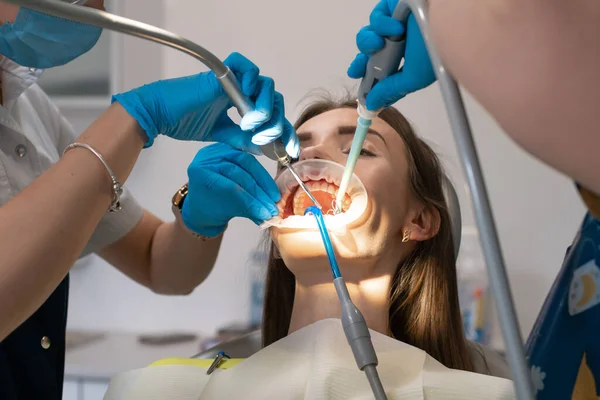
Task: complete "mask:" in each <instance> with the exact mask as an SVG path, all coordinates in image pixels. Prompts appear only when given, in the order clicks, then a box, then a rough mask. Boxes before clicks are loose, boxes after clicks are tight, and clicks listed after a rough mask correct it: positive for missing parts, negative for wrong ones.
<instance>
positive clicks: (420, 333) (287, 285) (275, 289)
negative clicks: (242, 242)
mask: <svg viewBox="0 0 600 400" xmlns="http://www.w3.org/2000/svg"><path fill="white" fill-rule="evenodd" d="M339 108H356V102H355V101H348V100H343V101H337V102H336V101H333V100H331V99H322V100H319V101H317V102H314V103H312V104H311V105H309V106H308V107H307V108H306V109H305V110H304V112H303V113H302V114H301V115H300V117H299V118H298V120H297V121H296V124H295V127H296V128H298V127H299V126H300V125H302V124H303V123H305V122H306V121H308V120H310V119H311V118H314V117H316V116H317V115H319V114H322V113H325V112H327V111H331V110H335V109H339ZM379 118H381V119H383V120H384V121H385V122H387V123H388V124H389V125H390V126H391V127H392V128H394V130H396V132H398V134H399V135H400V136H401V137H402V139H403V141H404V144H405V147H406V158H407V162H408V165H409V180H410V186H411V190H412V193H413V195H414V196H415V197H416V198H417V199H418V200H419V201H420V202H421V203H422V204H423V205H425V206H426V207H431V208H432V209H434V210H435V211H437V212H438V213H439V216H440V224H439V230H438V233H437V235H435V236H434V237H432V238H431V239H429V240H427V241H423V242H420V243H419V244H418V245H417V247H416V248H415V250H414V251H413V252H412V253H411V254H410V255H409V256H408V257H407V258H406V259H404V260H402V261H400V263H399V264H398V268H397V269H396V272H395V273H394V276H393V279H392V282H391V287H390V301H389V303H390V309H389V327H390V331H391V335H392V337H394V338H396V339H398V340H401V341H403V342H405V343H408V344H411V345H413V346H416V347H418V348H420V349H422V350H424V351H426V352H427V353H428V354H429V355H431V356H432V357H434V358H435V359H436V360H438V361H439V362H441V363H442V364H444V365H445V366H447V367H449V368H454V369H462V370H467V371H472V370H473V366H472V363H471V359H470V357H469V353H468V351H467V344H466V340H465V337H464V334H463V330H462V322H461V316H460V309H459V303H458V289H457V281H456V264H455V252H454V246H453V240H452V229H451V226H450V216H449V214H448V208H447V205H446V200H445V198H444V192H443V189H442V180H443V176H444V175H443V174H444V172H443V171H442V167H441V165H440V162H439V159H438V157H437V155H436V154H435V153H434V151H433V150H432V149H431V148H430V147H429V146H428V145H427V144H426V143H425V142H424V141H423V140H421V139H420V138H418V137H417V135H416V134H415V132H414V131H413V129H412V127H411V126H410V123H409V122H408V121H407V120H406V118H404V116H403V115H402V114H401V113H400V112H399V111H398V110H396V109H394V108H391V107H390V108H387V109H385V110H383V111H382V112H381V113H380V114H379ZM295 285H296V283H295V278H294V275H293V274H292V272H290V270H289V269H288V268H287V267H286V265H285V263H284V261H283V260H282V259H281V258H280V257H278V256H277V254H276V249H275V246H274V245H273V244H272V243H270V249H269V261H268V269H267V281H266V288H265V303H264V310H263V325H262V335H263V345H264V346H268V345H269V344H271V343H273V342H275V341H277V340H279V339H281V338H283V337H285V336H287V334H288V330H289V326H290V319H291V315H292V306H293V303H294V292H295Z"/></svg>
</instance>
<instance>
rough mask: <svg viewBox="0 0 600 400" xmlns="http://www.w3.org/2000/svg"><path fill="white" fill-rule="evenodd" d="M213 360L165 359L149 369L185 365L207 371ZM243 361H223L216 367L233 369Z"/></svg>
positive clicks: (235, 359)
mask: <svg viewBox="0 0 600 400" xmlns="http://www.w3.org/2000/svg"><path fill="white" fill-rule="evenodd" d="M213 361H214V360H212V359H195V358H177V357H172V358H165V359H162V360H158V361H155V362H153V363H152V364H150V365H149V366H150V367H164V366H166V365H186V366H192V367H198V368H205V369H208V368H209V367H210V366H211V364H212V363H213ZM242 361H244V359H243V358H232V359H224V360H223V361H222V362H221V363H220V364H219V366H218V368H219V369H229V368H232V367H235V366H236V365H238V364H239V363H241V362H242Z"/></svg>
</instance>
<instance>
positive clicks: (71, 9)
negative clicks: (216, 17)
mask: <svg viewBox="0 0 600 400" xmlns="http://www.w3.org/2000/svg"><path fill="white" fill-rule="evenodd" d="M0 1H3V2H5V3H10V4H14V5H17V6H21V7H26V8H29V9H32V10H35V11H39V12H42V13H44V14H49V15H53V16H55V17H59V18H64V19H71V20H74V21H78V22H81V23H84V24H88V25H93V26H97V27H100V28H105V29H109V30H111V31H116V32H121V33H125V34H127V35H131V36H136V37H139V38H142V39H146V40H150V41H152V42H156V43H160V44H163V45H165V46H168V47H171V48H174V49H177V50H179V51H182V52H184V53H186V54H189V55H190V56H192V57H194V58H195V59H197V60H199V61H200V62H201V63H203V64H204V65H206V66H207V67H208V68H210V70H212V71H213V72H214V74H215V75H216V77H217V78H218V79H219V81H220V82H221V85H222V86H223V90H224V91H225V92H226V93H227V95H228V96H229V98H230V99H231V101H232V102H233V104H234V106H235V107H236V108H237V110H238V112H239V114H240V115H241V116H244V115H245V114H246V113H248V112H249V111H251V110H253V109H254V108H253V107H252V103H251V102H250V100H249V99H248V98H247V97H246V96H245V95H244V94H243V93H242V91H241V90H240V87H239V85H238V84H237V82H236V79H235V75H234V74H233V73H231V72H230V71H229V68H228V67H227V66H226V65H225V64H223V63H222V62H221V60H219V59H218V58H217V57H216V56H215V55H214V54H212V53H211V52H210V51H208V50H206V49H205V48H204V47H202V46H200V45H198V44H196V43H194V42H192V41H190V40H188V39H185V38H183V37H181V36H179V35H175V34H174V33H171V32H169V31H167V30H164V29H160V28H157V27H155V26H152V25H149V24H145V23H143V22H139V21H135V20H132V19H129V18H124V17H120V16H118V15H114V14H110V13H108V12H106V11H101V10H96V9H93V8H90V7H81V6H79V5H76V4H77V2H75V3H73V2H66V1H61V0H0Z"/></svg>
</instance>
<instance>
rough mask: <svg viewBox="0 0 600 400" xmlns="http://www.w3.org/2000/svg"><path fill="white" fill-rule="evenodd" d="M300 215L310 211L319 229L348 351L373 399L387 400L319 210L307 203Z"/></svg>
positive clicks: (362, 321) (363, 326)
mask: <svg viewBox="0 0 600 400" xmlns="http://www.w3.org/2000/svg"><path fill="white" fill-rule="evenodd" d="M304 215H313V216H314V217H315V218H316V220H317V224H319V232H320V233H321V238H322V239H323V244H324V245H325V251H326V252H327V258H329V265H330V267H331V272H332V273H333V285H334V286H335V290H336V292H337V295H338V299H339V300H340V304H341V309H342V326H343V328H344V334H345V335H346V339H347V340H348V344H349V345H350V348H351V349H352V354H354V359H355V360H356V365H357V366H358V368H359V369H360V370H361V371H364V372H365V375H366V376H367V380H368V381H369V385H370V386H371V390H372V391H373V395H374V396H375V399H376V400H387V396H386V394H385V391H384V390H383V385H382V384H381V380H380V379H379V374H378V373H377V364H378V363H379V361H378V360H377V354H376V353H375V348H374V347H373V342H372V341H371V334H370V332H369V328H368V327H367V322H366V321H365V318H364V317H363V315H362V313H361V312H360V310H359V309H358V307H356V306H355V305H354V303H352V300H351V299H350V293H348V288H347V287H346V283H345V282H344V278H342V274H341V273H340V269H339V267H338V264H337V260H336V259H335V253H334V251H333V245H332V244H331V239H330V238H329V233H328V232H327V226H325V220H324V219H323V214H322V213H321V210H319V209H318V208H317V207H315V206H311V207H308V208H307V209H306V211H305V212H304Z"/></svg>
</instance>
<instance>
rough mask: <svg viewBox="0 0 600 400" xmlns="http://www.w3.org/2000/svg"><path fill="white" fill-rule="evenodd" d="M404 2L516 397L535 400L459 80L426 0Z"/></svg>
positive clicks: (406, 0) (404, 0) (522, 399)
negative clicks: (458, 179)
mask: <svg viewBox="0 0 600 400" xmlns="http://www.w3.org/2000/svg"><path fill="white" fill-rule="evenodd" d="M401 3H405V4H406V5H407V6H408V7H409V8H410V10H411V11H412V13H413V15H414V16H415V17H416V20H417V22H418V24H419V28H420V30H421V33H422V35H423V39H424V40H425V44H426V45H427V50H428V52H429V57H430V59H431V62H432V64H433V67H434V70H435V73H436V76H437V79H438V81H439V84H440V89H441V91H442V97H443V99H444V104H445V106H446V110H447V112H448V117H449V120H450V125H451V127H452V132H453V133H454V139H455V140H456V145H457V147H458V153H459V155H460V161H461V163H462V167H463V170H464V172H465V175H466V179H467V182H468V184H469V189H470V192H471V200H472V202H473V208H474V211H475V219H476V222H477V227H478V230H479V239H480V242H481V247H482V249H483V254H484V257H485V261H486V264H487V266H488V274H489V276H490V285H491V287H492V293H493V294H494V300H495V302H496V307H497V310H498V317H499V320H500V326H501V328H502V334H503V337H504V342H505V344H506V353H507V356H508V363H509V365H510V369H511V372H512V378H513V382H514V383H515V389H516V393H517V397H518V398H519V399H521V400H530V399H531V400H533V399H534V398H535V396H534V393H535V391H534V388H533V382H532V379H531V374H530V372H529V368H528V366H527V362H526V360H525V353H524V350H523V341H522V339H521V331H520V329H519V323H518V320H517V314H516V312H515V306H514V302H513V298H512V295H511V291H510V285H509V282H508V276H507V274H506V267H505V265H504V257H503V256H502V250H501V248H500V242H499V240H498V234H497V231H496V225H495V222H494V217H493V215H492V209H491V206H490V201H489V198H488V194H487V190H486V187H485V181H484V179H483V174H482V172H481V166H480V164H479V158H478V156H477V150H476V149H475V143H474V141H473V135H472V134H471V127H470V126H469V120H468V118H467V113H466V110H465V106H464V103H463V100H462V96H461V94H460V90H459V88H458V85H457V83H456V81H455V80H454V78H453V77H452V75H450V73H449V72H448V71H447V70H446V68H445V67H444V64H443V63H442V60H441V58H440V56H439V53H438V51H437V48H436V47H435V43H434V42H433V40H432V38H431V36H430V34H429V19H428V18H429V14H428V4H427V1H426V0H403V1H400V2H399V3H398V5H400V4H401Z"/></svg>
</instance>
